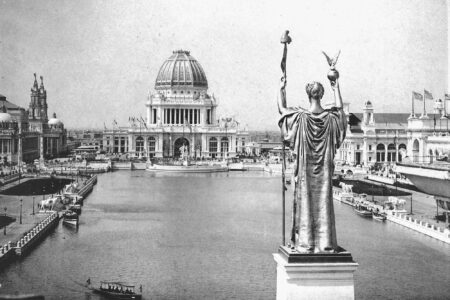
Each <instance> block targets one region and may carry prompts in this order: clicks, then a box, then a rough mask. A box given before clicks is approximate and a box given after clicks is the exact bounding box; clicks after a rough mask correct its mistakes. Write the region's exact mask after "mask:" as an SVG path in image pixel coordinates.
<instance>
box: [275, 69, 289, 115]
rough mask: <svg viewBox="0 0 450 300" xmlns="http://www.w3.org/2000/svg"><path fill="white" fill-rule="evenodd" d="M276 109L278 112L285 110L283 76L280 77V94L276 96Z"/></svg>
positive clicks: (284, 83) (284, 82)
mask: <svg viewBox="0 0 450 300" xmlns="http://www.w3.org/2000/svg"><path fill="white" fill-rule="evenodd" d="M277 102H278V111H279V112H280V114H284V113H285V112H286V109H287V106H286V80H285V79H284V77H282V78H281V83H280V95H279V96H278V100H277Z"/></svg>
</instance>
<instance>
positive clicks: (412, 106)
mask: <svg viewBox="0 0 450 300" xmlns="http://www.w3.org/2000/svg"><path fill="white" fill-rule="evenodd" d="M415 116H416V115H415V114H414V92H412V93H411V118H414V117H415Z"/></svg>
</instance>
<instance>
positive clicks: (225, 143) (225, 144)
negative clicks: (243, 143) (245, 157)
mask: <svg viewBox="0 0 450 300" xmlns="http://www.w3.org/2000/svg"><path fill="white" fill-rule="evenodd" d="M220 152H222V153H228V152H229V149H228V138H227V137H223V138H222V139H221V140H220Z"/></svg>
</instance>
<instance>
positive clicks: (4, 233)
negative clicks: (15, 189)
mask: <svg viewBox="0 0 450 300" xmlns="http://www.w3.org/2000/svg"><path fill="white" fill-rule="evenodd" d="M6 210H7V208H6V206H5V220H6ZM3 235H6V224H5V226H4V227H3Z"/></svg>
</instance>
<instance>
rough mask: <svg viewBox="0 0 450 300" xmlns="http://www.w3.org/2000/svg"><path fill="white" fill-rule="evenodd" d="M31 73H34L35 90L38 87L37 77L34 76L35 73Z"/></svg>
mask: <svg viewBox="0 0 450 300" xmlns="http://www.w3.org/2000/svg"><path fill="white" fill-rule="evenodd" d="M33 75H34V83H33V89H34V90H35V91H37V90H38V88H39V87H38V82H37V78H36V73H34V74H33Z"/></svg>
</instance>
